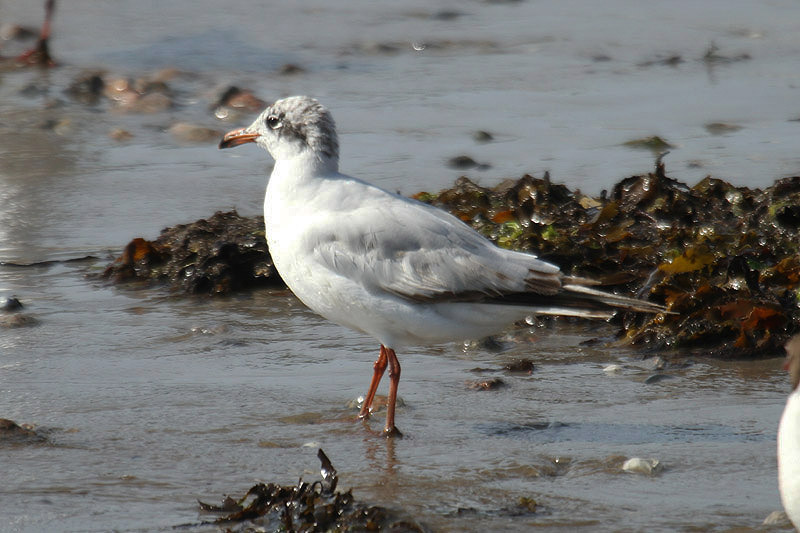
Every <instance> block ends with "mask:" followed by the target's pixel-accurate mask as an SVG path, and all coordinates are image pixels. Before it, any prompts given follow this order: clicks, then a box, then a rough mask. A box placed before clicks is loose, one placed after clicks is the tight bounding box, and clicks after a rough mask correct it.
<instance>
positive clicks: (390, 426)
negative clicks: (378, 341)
mask: <svg viewBox="0 0 800 533" xmlns="http://www.w3.org/2000/svg"><path fill="white" fill-rule="evenodd" d="M381 348H383V347H381ZM386 355H387V356H388V358H389V400H388V405H387V407H386V427H385V428H383V433H384V434H385V435H386V436H387V437H392V436H398V437H401V436H402V433H400V431H399V430H398V429H397V428H396V427H395V425H394V407H395V403H396V402H397V385H398V384H399V383H400V361H398V360H397V355H396V354H395V353H394V350H392V349H391V348H386Z"/></svg>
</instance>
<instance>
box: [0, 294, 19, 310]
mask: <svg viewBox="0 0 800 533" xmlns="http://www.w3.org/2000/svg"><path fill="white" fill-rule="evenodd" d="M23 307H24V306H23V305H22V302H20V301H19V300H18V299H17V298H16V297H14V296H12V297H10V298H6V299H5V301H4V302H3V303H2V305H0V311H6V312H8V311H19V310H20V309H22V308H23Z"/></svg>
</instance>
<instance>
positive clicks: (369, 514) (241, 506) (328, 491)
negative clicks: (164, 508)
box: [198, 449, 426, 533]
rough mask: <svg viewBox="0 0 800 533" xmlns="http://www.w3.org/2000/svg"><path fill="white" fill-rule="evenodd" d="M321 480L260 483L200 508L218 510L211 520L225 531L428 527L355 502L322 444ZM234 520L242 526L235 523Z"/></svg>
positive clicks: (420, 529) (418, 531) (402, 530)
mask: <svg viewBox="0 0 800 533" xmlns="http://www.w3.org/2000/svg"><path fill="white" fill-rule="evenodd" d="M317 456H318V457H319V459H320V461H321V462H322V468H321V473H322V481H315V482H314V483H307V482H304V481H303V480H300V481H298V483H297V485H277V484H275V483H266V484H265V483H259V484H257V485H254V486H253V487H251V488H250V490H248V491H247V494H245V496H244V497H242V498H241V499H240V500H238V501H237V500H234V499H233V498H231V497H227V498H225V500H224V501H223V503H222V505H211V504H207V503H203V502H198V503H199V504H200V509H201V510H203V511H205V512H211V513H220V514H221V515H222V516H220V517H219V518H218V519H217V520H216V521H215V522H214V523H215V524H217V525H223V526H225V527H227V528H228V529H226V530H227V531H253V530H254V529H253V528H254V527H255V528H256V529H255V530H258V531H305V532H317V531H341V532H350V531H393V532H397V533H405V532H415V533H421V532H423V531H426V529H424V528H423V527H422V526H421V525H419V524H417V523H416V522H414V521H412V520H403V519H399V518H397V516H395V514H394V513H393V512H391V511H389V510H388V509H385V508H383V507H378V506H370V505H366V504H363V503H359V502H357V501H356V500H355V498H354V497H353V494H352V491H350V490H348V491H347V492H338V491H336V484H337V482H338V477H337V474H336V469H334V468H333V465H332V464H331V462H330V460H329V459H328V457H327V456H326V455H325V452H323V451H322V450H321V449H320V450H319V451H318V452H317ZM235 524H238V525H240V526H241V528H236V529H233V528H232V526H233V525H235Z"/></svg>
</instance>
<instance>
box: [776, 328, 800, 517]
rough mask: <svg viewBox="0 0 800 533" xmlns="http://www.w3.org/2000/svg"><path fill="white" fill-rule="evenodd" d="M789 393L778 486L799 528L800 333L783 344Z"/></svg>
mask: <svg viewBox="0 0 800 533" xmlns="http://www.w3.org/2000/svg"><path fill="white" fill-rule="evenodd" d="M784 368H785V369H786V370H788V371H789V377H790V378H791V382H792V392H791V394H789V399H788V400H786V407H785V408H784V409H783V415H782V416H781V422H780V425H779V426H778V488H779V489H780V493H781V502H782V503H783V509H784V511H786V515H787V516H788V517H789V520H791V521H792V524H794V527H795V529H797V530H798V531H800V387H798V385H800V335H795V336H794V337H792V338H791V339H789V342H787V343H786V365H785V366H784Z"/></svg>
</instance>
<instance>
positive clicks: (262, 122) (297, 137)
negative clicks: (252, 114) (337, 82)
mask: <svg viewBox="0 0 800 533" xmlns="http://www.w3.org/2000/svg"><path fill="white" fill-rule="evenodd" d="M251 142H254V143H256V144H258V145H259V146H261V147H262V148H264V149H265V150H267V151H268V152H269V154H270V155H271V156H272V158H273V159H275V160H276V161H280V160H287V159H294V158H297V157H313V158H315V159H318V160H320V161H333V162H335V161H337V160H338V159H339V141H338V139H337V137H336V124H335V123H334V121H333V117H332V116H331V114H330V112H329V111H328V110H327V109H325V107H323V106H322V104H320V103H319V102H317V101H316V100H315V99H313V98H309V97H308V96H290V97H288V98H284V99H282V100H278V101H277V102H275V103H274V104H272V105H271V106H269V107H268V108H267V109H265V110H264V111H263V112H262V113H261V114H260V115H259V116H258V118H257V119H256V120H255V121H254V122H253V123H252V124H250V125H249V126H248V127H246V128H241V129H238V130H233V131H230V132H228V133H226V134H225V136H224V137H223V138H222V141H220V143H219V147H220V148H232V147H234V146H239V145H240V144H245V143H251Z"/></svg>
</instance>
